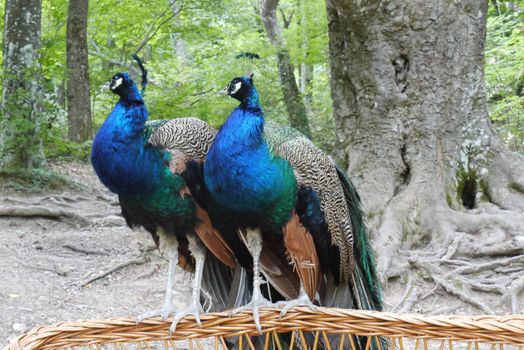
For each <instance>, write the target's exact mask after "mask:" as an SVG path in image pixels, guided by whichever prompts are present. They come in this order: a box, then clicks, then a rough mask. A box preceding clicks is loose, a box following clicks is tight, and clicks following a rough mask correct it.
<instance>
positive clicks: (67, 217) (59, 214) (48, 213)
mask: <svg viewBox="0 0 524 350" xmlns="http://www.w3.org/2000/svg"><path fill="white" fill-rule="evenodd" d="M2 216H4V217H6V216H7V217H42V218H47V219H53V220H64V221H72V222H74V223H76V224H81V225H88V224H89V220H88V219H86V218H84V217H82V216H80V215H78V214H77V213H75V212H72V211H68V210H61V209H51V208H47V207H43V206H38V205H31V206H21V205H17V206H11V207H6V206H0V217H2Z"/></svg>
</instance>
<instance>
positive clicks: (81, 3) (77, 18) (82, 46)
mask: <svg viewBox="0 0 524 350" xmlns="http://www.w3.org/2000/svg"><path fill="white" fill-rule="evenodd" d="M88 8H89V7H88V0H69V10H68V15H67V46H66V51H67V113H68V120H69V123H68V127H69V128H68V135H69V139H70V140H71V141H75V142H83V141H86V140H89V139H91V136H92V122H91V103H90V102H91V101H90V86H89V64H88V60H87V58H88V57H87V14H88Z"/></svg>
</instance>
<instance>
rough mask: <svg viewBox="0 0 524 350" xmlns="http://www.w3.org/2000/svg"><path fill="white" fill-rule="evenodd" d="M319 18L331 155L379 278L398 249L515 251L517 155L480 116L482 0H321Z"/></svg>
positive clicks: (523, 196)
mask: <svg viewBox="0 0 524 350" xmlns="http://www.w3.org/2000/svg"><path fill="white" fill-rule="evenodd" d="M327 10H328V17H329V36H330V53H331V70H332V81H331V91H332V99H333V108H334V118H335V121H336V126H337V136H338V139H337V143H338V147H337V148H338V153H337V155H336V156H337V157H338V158H339V160H341V161H342V163H344V164H345V165H346V166H347V170H348V173H349V175H350V176H351V178H352V180H353V181H354V183H355V185H356V187H357V188H358V190H359V192H360V194H361V196H362V198H363V204H364V207H365V210H366V212H367V213H368V222H369V226H370V227H371V229H372V232H373V233H374V239H375V246H376V250H377V256H378V258H377V261H378V265H379V269H380V270H381V271H382V273H383V275H384V276H387V275H388V274H391V273H392V272H391V271H392V270H393V269H392V261H393V260H395V261H394V263H395V264H394V265H395V266H397V267H398V266H400V265H402V264H403V263H406V260H408V263H412V261H411V260H410V259H409V257H407V254H399V248H400V247H401V246H402V248H403V249H416V248H420V249H428V250H431V249H433V250H435V249H437V250H438V247H443V248H442V249H443V252H440V253H439V254H440V257H442V256H445V257H448V258H449V257H451V256H453V255H455V254H457V255H459V254H464V255H468V254H469V255H471V254H473V252H477V253H478V252H484V253H479V254H480V255H482V254H485V255H495V252H497V253H496V254H497V255H512V254H515V253H517V254H523V253H524V248H523V247H524V243H523V242H524V237H523V236H522V232H524V227H523V224H524V221H523V220H522V212H523V210H524V157H522V156H521V155H519V154H517V153H512V152H510V151H509V150H508V148H507V147H505V145H504V144H502V142H501V141H500V140H499V138H498V137H497V135H496V134H495V133H494V132H493V130H492V128H491V126H490V122H489V119H488V113H487V108H486V97H485V91H484V72H483V64H484V62H483V60H484V43H485V34H486V13H487V1H474V0H470V1H460V2H449V1H444V0H438V1H408V2H406V1H403V0H391V1H387V2H384V1H365V2H361V1H356V0H327ZM519 217H520V218H521V219H520V220H519V219H518V218H519ZM493 232H502V233H501V235H503V238H501V237H500V236H497V235H494V234H493ZM495 236H497V237H498V238H497V240H495V238H494V237H495ZM452 242H455V243H456V246H454V245H452ZM430 243H431V244H430ZM490 245H491V246H490ZM452 246H454V247H455V248H456V249H455V250H454V251H450V249H451V247H452ZM488 246H489V247H488ZM457 247H459V248H457ZM487 248H489V249H487ZM490 252H491V253H490ZM437 255H438V254H437ZM448 255H449V256H448ZM400 260H403V262H402V261H401V262H399V261H400ZM393 267H394V266H393Z"/></svg>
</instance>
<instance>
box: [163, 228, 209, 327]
mask: <svg viewBox="0 0 524 350" xmlns="http://www.w3.org/2000/svg"><path fill="white" fill-rule="evenodd" d="M187 240H188V241H189V251H190V252H191V255H193V257H194V258H195V263H196V266H195V276H194V278H193V291H192V294H191V304H190V306H189V307H188V308H187V309H185V310H182V311H179V312H177V313H176V314H175V316H174V317H173V323H171V328H170V329H169V330H170V332H171V333H173V332H174V331H175V330H176V326H177V325H178V322H180V320H181V319H183V318H184V317H186V316H188V315H193V316H195V321H196V323H197V324H198V326H199V327H202V323H201V322H200V312H201V311H202V306H201V305H200V289H201V285H202V274H203V271H204V262H205V259H206V248H205V247H204V245H203V244H202V243H201V242H200V240H199V239H198V238H197V237H196V236H195V235H188V236H187Z"/></svg>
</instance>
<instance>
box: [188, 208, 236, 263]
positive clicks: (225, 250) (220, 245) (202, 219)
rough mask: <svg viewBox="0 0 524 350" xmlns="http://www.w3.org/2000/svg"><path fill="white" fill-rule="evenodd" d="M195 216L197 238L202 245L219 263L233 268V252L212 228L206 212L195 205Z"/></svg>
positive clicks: (234, 261)
mask: <svg viewBox="0 0 524 350" xmlns="http://www.w3.org/2000/svg"><path fill="white" fill-rule="evenodd" d="M195 216H196V218H197V221H198V222H197V224H196V226H195V232H196V234H197V236H198V237H199V238H200V240H201V241H202V242H203V243H204V245H205V246H206V248H207V249H209V250H210V251H211V252H212V253H213V254H214V255H215V256H216V257H217V258H218V259H219V260H220V261H222V262H223V263H224V264H226V265H227V266H229V267H232V268H234V267H235V266H236V259H235V255H234V254H233V251H232V250H231V248H229V246H228V245H227V243H226V242H225V241H224V238H223V237H222V235H221V234H220V233H219V232H218V231H217V230H216V229H215V228H214V227H213V225H212V224H211V219H210V218H209V215H208V214H207V212H206V211H205V210H204V209H202V207H200V206H199V205H198V204H196V203H195Z"/></svg>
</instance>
